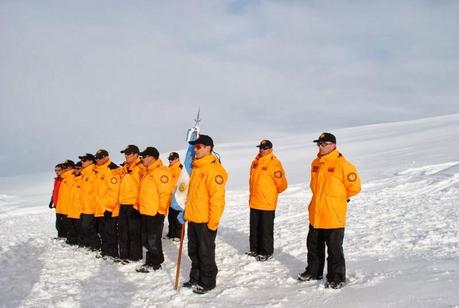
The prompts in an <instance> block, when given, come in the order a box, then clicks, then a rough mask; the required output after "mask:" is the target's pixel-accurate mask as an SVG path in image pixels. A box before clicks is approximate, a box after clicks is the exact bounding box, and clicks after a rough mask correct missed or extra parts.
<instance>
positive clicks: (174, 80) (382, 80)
mask: <svg viewBox="0 0 459 308" xmlns="http://www.w3.org/2000/svg"><path fill="white" fill-rule="evenodd" d="M458 38H459V1H442V0H438V1H366V0H365V1H363V0H362V1H214V0H209V1H169V0H168V1H96V0H90V1H81V0H78V1H60V0H55V1H48V0H41V1H20V0H0V108H1V109H0V111H1V113H0V120H1V130H0V140H1V145H0V176H2V175H12V174H16V173H32V172H38V171H44V170H52V168H53V166H54V164H55V163H57V162H59V161H62V160H64V159H67V158H70V159H75V160H76V158H77V156H78V155H79V154H83V153H85V152H95V151H96V150H97V149H98V148H101V147H104V148H106V149H107V150H108V151H109V152H110V153H112V154H113V156H114V158H115V161H116V162H117V163H119V162H120V159H121V157H122V156H121V155H120V154H119V151H120V150H121V149H123V148H124V147H125V146H126V145H127V144H130V143H134V144H137V145H139V147H140V148H144V147H145V146H150V145H153V146H156V147H157V148H158V149H159V150H160V151H161V152H168V151H171V150H175V149H180V148H184V147H185V143H184V140H183V139H184V137H185V132H186V129H187V128H188V127H190V126H191V125H192V124H193V119H194V117H195V114H196V112H197V109H198V107H199V106H200V107H201V117H202V118H203V121H202V123H201V128H202V131H203V132H204V133H208V134H209V135H211V136H212V137H214V140H215V141H216V143H222V142H234V141H238V140H251V139H253V140H254V143H255V144H256V143H257V142H258V141H259V139H260V138H263V137H265V138H269V137H270V136H274V135H276V136H282V135H284V134H295V133H304V132H317V133H320V131H323V130H331V131H332V130H333V128H338V127H348V126H357V125H362V124H369V123H380V122H387V121H399V120H406V119H415V118H421V117H429V116H435V115H443V114H449V113H457V112H459V98H458V97H459V95H458V94H459V93H458V92H459V91H458V88H459V39H458ZM250 159H251V157H248V160H250Z"/></svg>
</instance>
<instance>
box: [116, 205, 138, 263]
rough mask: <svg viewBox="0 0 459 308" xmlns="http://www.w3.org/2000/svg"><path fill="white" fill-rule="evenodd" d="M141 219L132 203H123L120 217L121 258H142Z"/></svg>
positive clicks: (135, 259) (133, 259) (134, 259)
mask: <svg viewBox="0 0 459 308" xmlns="http://www.w3.org/2000/svg"><path fill="white" fill-rule="evenodd" d="M140 221H141V219H140V214H139V211H137V210H136V209H135V208H134V207H133V205H132V204H121V206H120V216H119V217H118V231H119V234H118V236H119V244H120V258H121V259H129V260H132V261H137V260H141V259H142V242H141V226H140V224H141V222H140Z"/></svg>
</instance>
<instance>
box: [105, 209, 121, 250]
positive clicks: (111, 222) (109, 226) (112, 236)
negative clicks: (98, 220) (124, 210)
mask: <svg viewBox="0 0 459 308" xmlns="http://www.w3.org/2000/svg"><path fill="white" fill-rule="evenodd" d="M102 221H103V226H102V227H101V229H102V230H101V231H102V234H101V235H102V236H101V237H102V255H103V256H110V257H114V258H117V257H118V256H119V254H118V217H112V213H111V212H109V211H105V212H104V217H103V220H102Z"/></svg>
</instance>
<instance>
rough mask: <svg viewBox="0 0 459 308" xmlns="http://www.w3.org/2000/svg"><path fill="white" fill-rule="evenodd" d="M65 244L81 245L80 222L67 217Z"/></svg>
mask: <svg viewBox="0 0 459 308" xmlns="http://www.w3.org/2000/svg"><path fill="white" fill-rule="evenodd" d="M67 230H68V234H67V241H66V243H67V244H70V245H78V244H80V243H81V239H80V236H81V221H80V220H79V219H77V218H68V217H67Z"/></svg>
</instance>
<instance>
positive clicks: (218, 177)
mask: <svg viewBox="0 0 459 308" xmlns="http://www.w3.org/2000/svg"><path fill="white" fill-rule="evenodd" d="M223 182H224V180H223V177H222V176H221V175H217V176H215V183H217V184H218V185H221V184H223Z"/></svg>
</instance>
